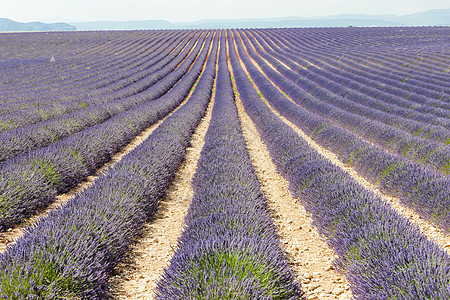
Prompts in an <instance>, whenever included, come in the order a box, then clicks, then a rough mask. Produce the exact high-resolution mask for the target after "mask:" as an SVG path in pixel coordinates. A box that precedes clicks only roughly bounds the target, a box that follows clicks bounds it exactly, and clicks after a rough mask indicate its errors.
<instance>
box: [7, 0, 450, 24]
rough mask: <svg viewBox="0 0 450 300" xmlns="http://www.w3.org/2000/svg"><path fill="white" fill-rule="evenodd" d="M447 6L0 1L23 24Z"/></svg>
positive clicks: (354, 1) (301, 0)
mask: <svg viewBox="0 0 450 300" xmlns="http://www.w3.org/2000/svg"><path fill="white" fill-rule="evenodd" d="M437 8H450V0H271V1H269V0H260V1H256V0H0V18H9V19H13V20H16V21H21V22H29V21H43V22H57V21H63V22H69V21H119V20H123V21H125V20H155V19H160V20H161V19H162V20H167V21H171V22H186V21H196V20H201V19H234V18H268V17H285V16H298V17H314V16H325V15H334V14H341V13H363V14H396V15H405V14H410V13H416V12H422V11H426V10H430V9H437Z"/></svg>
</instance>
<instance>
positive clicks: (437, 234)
mask: <svg viewBox="0 0 450 300" xmlns="http://www.w3.org/2000/svg"><path fill="white" fill-rule="evenodd" d="M244 49H245V50H247V49H246V48H245V46H244ZM249 58H250V60H251V61H252V63H253V64H254V66H255V67H256V68H257V69H258V70H259V71H260V72H261V73H262V74H263V75H264V76H265V77H266V78H267V79H268V80H269V81H270V82H271V83H272V84H273V86H275V87H276V88H277V89H278V90H279V91H280V92H282V93H283V91H282V90H281V89H280V88H279V87H278V86H277V85H275V84H274V83H273V82H272V81H271V80H270V79H269V78H268V77H267V75H266V74H265V73H264V72H263V71H262V69H261V68H260V67H259V65H258V64H257V63H256V62H255V61H254V60H253V59H252V58H251V57H250V56H249ZM261 59H263V60H264V58H263V57H261ZM264 61H265V62H266V63H267V64H268V65H269V66H270V67H271V68H272V69H274V70H275V71H277V70H276V69H275V68H274V67H273V66H272V65H271V64H270V63H269V62H267V61H266V60H264ZM277 72H278V71H277ZM247 74H248V73H247ZM254 86H255V85H254ZM255 89H256V90H257V91H258V92H259V89H258V88H257V87H256V86H255ZM260 94H261V93H260ZM283 94H284V93H283ZM285 96H286V98H287V99H289V100H290V101H292V102H293V103H295V102H294V101H293V100H292V99H291V98H290V97H289V96H287V95H285ZM266 104H267V105H268V106H269V107H270V108H271V109H272V111H273V112H274V113H275V114H276V115H277V116H278V117H280V118H281V119H282V120H283V121H284V122H285V123H287V124H288V125H289V126H291V127H292V128H293V129H294V130H295V131H296V132H297V133H298V134H299V135H300V137H301V138H303V139H304V140H306V142H307V143H308V144H309V145H310V146H311V147H312V148H314V149H315V150H316V151H317V152H319V153H320V154H321V155H322V156H324V157H325V158H327V159H328V160H330V161H331V162H332V163H333V164H334V165H336V166H338V167H340V168H341V169H343V170H344V171H346V172H347V173H348V174H349V175H350V176H351V177H352V178H353V179H355V180H356V181H358V182H359V183H360V184H361V185H362V186H364V187H365V188H366V189H368V190H370V191H372V192H374V193H375V194H377V195H378V196H380V197H381V198H382V199H383V201H385V202H387V203H389V204H390V205H391V206H392V207H393V208H394V209H395V210H396V211H397V212H398V213H399V214H400V215H402V216H404V217H406V218H407V219H409V220H410V221H411V222H412V223H413V224H415V225H417V226H418V227H419V229H420V231H421V232H422V233H423V234H424V235H426V236H427V237H428V238H429V239H430V240H433V241H435V242H436V243H437V244H438V245H439V246H440V247H442V248H443V249H444V250H446V251H447V253H449V254H450V234H447V235H446V234H443V233H442V231H441V230H439V228H437V227H435V226H434V225H433V224H432V223H431V222H429V221H427V220H424V219H423V218H422V217H421V216H420V215H419V214H417V213H416V212H415V211H414V210H413V209H411V208H409V207H407V206H406V205H404V204H402V203H401V201H400V199H399V198H397V197H394V196H391V195H387V194H384V193H382V192H381V191H380V189H379V188H378V187H377V186H376V185H374V184H372V183H370V182H369V181H368V180H366V179H365V178H364V177H362V176H361V175H359V173H358V172H357V171H356V170H355V169H353V168H352V167H350V166H348V165H346V164H344V163H343V162H342V161H341V160H340V159H339V157H338V155H337V154H335V153H333V152H331V151H329V150H327V149H326V148H324V147H322V146H320V145H319V144H318V143H316V142H315V141H314V140H313V139H312V138H310V137H309V136H308V135H306V134H305V133H304V132H303V131H302V130H301V129H299V128H298V127H297V126H296V125H295V124H293V123H292V122H290V121H289V120H287V119H286V118H284V117H283V116H281V115H280V114H279V113H278V112H277V111H276V110H275V109H273V108H272V107H271V106H270V104H268V103H267V101H266ZM365 141H366V140H365ZM366 142H369V143H370V144H372V145H374V144H373V143H372V142H370V141H366Z"/></svg>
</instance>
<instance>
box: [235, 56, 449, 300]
mask: <svg viewBox="0 0 450 300" xmlns="http://www.w3.org/2000/svg"><path fill="white" fill-rule="evenodd" d="M233 51H234V49H233ZM233 51H232V52H233ZM230 59H231V62H232V66H233V71H234V74H235V78H236V84H237V87H238V91H239V93H240V96H241V99H242V101H243V104H244V108H245V110H246V112H247V113H248V114H249V116H250V118H251V119H252V120H253V122H254V123H255V126H256V127H257V130H258V132H259V134H260V135H261V138H262V139H263V141H264V143H265V144H266V146H267V148H268V150H269V152H270V155H271V157H272V160H273V161H274V163H275V164H276V166H277V169H278V171H280V172H281V173H282V175H283V176H284V177H286V178H287V179H288V180H289V188H290V190H291V193H292V194H293V195H294V196H295V197H297V198H298V199H300V200H301V201H302V203H303V204H304V205H305V207H306V208H307V210H308V211H310V212H311V213H312V217H313V219H314V224H315V225H316V226H317V227H318V229H319V231H320V232H321V233H322V234H324V235H325V236H326V237H327V242H328V243H329V245H330V246H332V247H333V248H334V249H335V251H336V252H337V254H338V255H339V257H338V259H337V261H336V262H335V265H336V267H337V268H338V269H339V270H340V271H342V272H344V273H345V274H346V277H347V280H348V281H349V282H350V284H351V289H352V293H353V295H354V297H355V298H356V299H366V300H370V299H377V300H378V299H446V298H448V297H450V291H449V290H448V288H447V287H448V286H449V284H450V279H449V278H450V277H449V274H450V264H449V261H450V257H449V256H448V255H447V254H446V252H445V251H444V250H442V249H440V248H439V247H438V246H437V245H436V244H435V243H433V242H431V241H429V240H427V238H426V237H425V236H424V235H422V234H421V233H420V231H419V229H418V228H417V227H416V226H413V225H412V224H411V223H409V221H408V220H407V219H406V218H403V217H401V216H400V215H398V214H397V213H396V212H395V211H394V210H393V209H392V208H391V207H389V205H388V204H386V203H384V202H383V201H382V199H381V198H380V197H378V196H376V195H375V194H373V193H372V192H369V191H367V190H365V189H364V188H363V187H362V186H361V185H360V184H359V183H357V182H356V181H355V180H353V179H352V178H351V177H350V176H349V175H348V174H346V173H345V172H344V171H343V170H341V169H340V168H338V167H336V166H334V165H332V164H331V163H330V162H329V161H328V160H327V159H325V158H323V157H322V156H320V155H319V154H318V153H317V152H316V151H314V150H313V149H312V148H311V147H310V146H309V145H308V144H307V143H306V141H304V140H303V139H301V138H300V137H299V136H298V135H297V134H296V133H295V131H294V130H293V129H292V128H290V127H289V126H288V125H287V124H285V123H284V122H282V121H281V120H280V119H279V118H278V117H277V116H275V115H274V113H273V112H272V111H271V110H270V109H269V108H268V107H267V106H266V105H265V104H264V103H263V101H261V99H260V96H259V95H258V94H257V93H256V91H255V89H254V88H253V87H252V85H251V83H250V82H249V79H248V78H247V76H246V74H245V73H244V71H243V70H242V68H241V66H240V64H239V61H238V58H237V57H236V53H231V55H230Z"/></svg>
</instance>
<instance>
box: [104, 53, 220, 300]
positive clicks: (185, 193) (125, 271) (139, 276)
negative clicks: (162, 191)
mask: <svg viewBox="0 0 450 300" xmlns="http://www.w3.org/2000/svg"><path fill="white" fill-rule="evenodd" d="M208 56H209V54H208ZM214 86H215V83H214ZM191 93H192V92H191ZM190 95H191V94H190ZM213 105H214V94H213V96H212V99H211V102H210V103H209V104H208V108H207V110H206V114H205V116H204V117H203V118H202V120H201V122H200V124H199V126H198V127H197V129H196V130H195V132H194V134H193V135H192V138H191V146H190V147H188V148H187V149H186V151H187V153H186V158H185V160H184V162H183V163H182V165H181V167H180V169H179V170H178V171H177V173H176V175H175V179H174V181H173V182H172V184H171V185H170V187H169V190H168V191H167V196H166V197H165V198H164V199H163V200H162V201H161V203H160V205H159V208H158V212H157V213H156V215H155V216H154V218H153V220H152V221H151V222H149V223H147V224H146V225H145V227H144V229H143V232H142V235H141V236H140V238H139V240H137V241H136V242H135V243H134V244H133V245H132V247H131V249H130V251H129V253H128V255H127V257H126V258H125V259H124V260H123V261H122V262H121V263H120V264H119V265H118V266H117V267H116V269H115V276H113V277H112V278H111V280H110V299H153V297H154V289H155V288H156V284H157V281H158V279H159V278H160V276H161V275H162V273H163V270H164V268H167V267H168V266H169V260H170V259H171V257H172V256H173V254H174V249H175V247H176V245H177V241H178V238H179V237H180V235H181V233H182V230H183V224H184V217H185V215H186V212H187V210H188V208H189V205H190V203H191V201H192V197H193V196H194V191H193V189H192V185H191V181H192V178H193V176H194V174H195V170H196V168H197V161H198V159H199V157H200V152H201V150H202V148H203V145H204V137H205V135H206V131H207V130H208V126H209V122H210V120H211V112H212V108H213Z"/></svg>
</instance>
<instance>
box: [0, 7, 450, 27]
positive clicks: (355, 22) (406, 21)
mask: <svg viewBox="0 0 450 300" xmlns="http://www.w3.org/2000/svg"><path fill="white" fill-rule="evenodd" d="M347 26H359V27H372V26H386V27H387V26H450V9H433V10H429V11H425V12H421V13H416V14H410V15H404V16H397V15H363V14H340V15H334V16H324V17H312V18H304V17H284V18H259V19H221V20H214V19H212V20H200V21H195V22H183V23H171V22H168V21H164V20H142V21H96V22H70V25H69V24H66V23H53V24H45V23H41V22H31V23H19V22H15V21H12V20H9V19H0V31H37V30H39V31H47V30H76V29H78V30H136V29H203V28H211V29H213V28H214V29H215V28H283V27H347Z"/></svg>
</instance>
